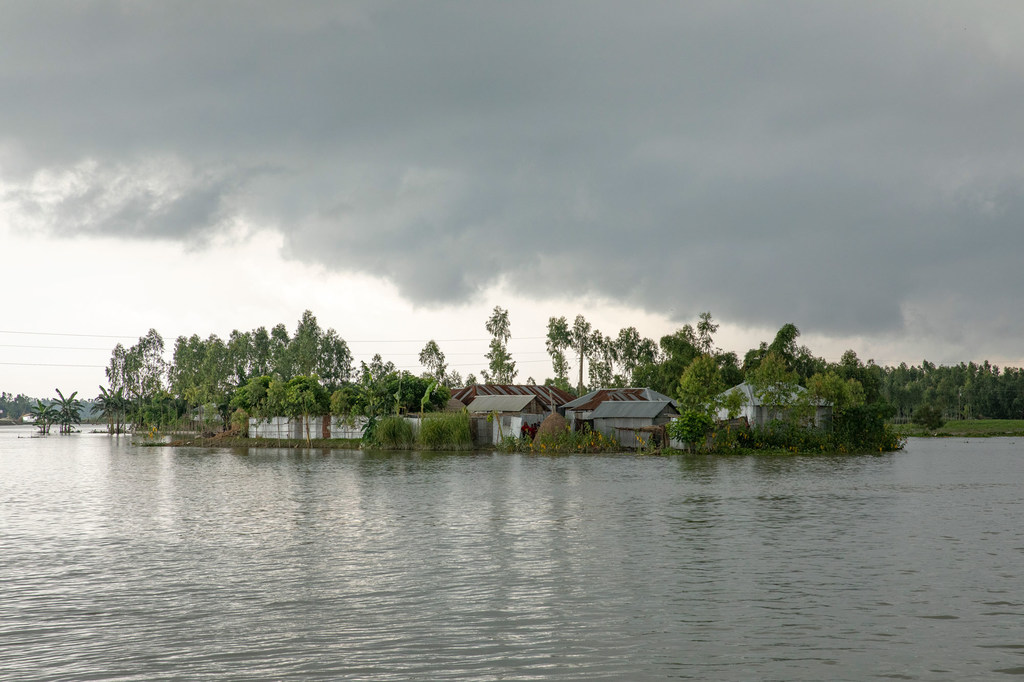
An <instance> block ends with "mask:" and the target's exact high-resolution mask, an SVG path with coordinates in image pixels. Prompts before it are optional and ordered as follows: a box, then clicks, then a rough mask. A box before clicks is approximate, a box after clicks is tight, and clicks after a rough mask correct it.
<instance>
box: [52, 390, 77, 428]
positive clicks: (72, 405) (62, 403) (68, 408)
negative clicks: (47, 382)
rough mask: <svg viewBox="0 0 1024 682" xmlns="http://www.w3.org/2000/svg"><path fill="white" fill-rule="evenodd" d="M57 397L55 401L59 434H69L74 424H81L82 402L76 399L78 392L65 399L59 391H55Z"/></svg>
mask: <svg viewBox="0 0 1024 682" xmlns="http://www.w3.org/2000/svg"><path fill="white" fill-rule="evenodd" d="M55 390H56V391H57V395H58V396H59V397H58V398H57V401H56V407H57V412H58V417H57V421H58V422H59V423H60V432H61V433H71V429H72V427H73V426H74V425H75V424H81V423H82V401H81V400H79V399H78V398H76V397H75V396H77V395H78V391H75V392H74V393H72V394H71V395H70V396H69V397H67V398H65V397H64V394H63V393H61V392H60V389H59V388H58V389H55Z"/></svg>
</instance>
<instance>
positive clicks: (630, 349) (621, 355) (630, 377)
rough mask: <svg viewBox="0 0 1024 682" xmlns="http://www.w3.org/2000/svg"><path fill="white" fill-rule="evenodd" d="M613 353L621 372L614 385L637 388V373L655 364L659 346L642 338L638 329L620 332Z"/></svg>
mask: <svg viewBox="0 0 1024 682" xmlns="http://www.w3.org/2000/svg"><path fill="white" fill-rule="evenodd" d="M612 352H613V355H614V357H615V362H616V364H617V365H618V367H619V369H620V370H621V371H620V372H618V373H616V376H615V378H614V379H613V383H615V384H617V385H620V386H636V385H637V382H636V378H635V373H636V370H637V368H638V367H640V366H642V365H647V364H653V363H654V362H655V360H656V358H657V355H658V345H657V344H656V343H654V341H653V340H651V339H648V338H644V337H642V336H640V332H638V331H637V329H636V327H626V328H624V329H620V330H619V335H618V336H617V337H616V338H615V341H614V342H613V343H612Z"/></svg>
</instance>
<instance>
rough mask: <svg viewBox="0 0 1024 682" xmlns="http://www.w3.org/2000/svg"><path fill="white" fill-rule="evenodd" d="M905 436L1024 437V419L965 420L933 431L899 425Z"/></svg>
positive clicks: (921, 427)
mask: <svg viewBox="0 0 1024 682" xmlns="http://www.w3.org/2000/svg"><path fill="white" fill-rule="evenodd" d="M896 428H897V429H898V430H899V431H900V432H901V433H903V435H905V436H923V437H937V438H942V437H946V436H960V437H964V436H968V437H973V438H985V437H990V436H1024V419H964V420H960V421H949V422H946V424H945V425H944V426H943V427H942V428H940V429H938V430H936V431H932V430H929V429H926V428H924V427H923V426H918V425H917V424H899V425H897V427H896Z"/></svg>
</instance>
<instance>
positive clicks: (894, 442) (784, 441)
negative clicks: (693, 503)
mask: <svg viewBox="0 0 1024 682" xmlns="http://www.w3.org/2000/svg"><path fill="white" fill-rule="evenodd" d="M890 414H891V408H889V406H888V405H886V404H885V403H875V404H872V405H860V406H856V407H850V408H848V409H847V410H846V411H844V412H843V413H841V414H840V415H837V416H835V417H834V418H833V421H832V429H831V430H830V431H826V430H824V429H817V428H807V427H806V426H805V425H802V424H800V423H798V422H797V421H796V420H792V419H787V420H775V421H772V422H769V423H768V424H765V425H763V426H757V427H754V428H734V427H732V426H729V425H723V426H721V427H720V428H718V429H717V430H716V431H715V433H714V437H713V439H712V451H714V452H723V453H727V452H736V451H746V450H770V451H786V452H791V453H794V454H798V453H802V454H820V453H847V452H892V451H895V450H899V449H900V448H902V447H903V445H904V439H903V438H902V437H901V436H900V435H899V434H898V433H896V432H895V431H894V430H893V428H892V427H891V426H890V425H889V424H887V423H886V419H887V418H888V416H889V415H890Z"/></svg>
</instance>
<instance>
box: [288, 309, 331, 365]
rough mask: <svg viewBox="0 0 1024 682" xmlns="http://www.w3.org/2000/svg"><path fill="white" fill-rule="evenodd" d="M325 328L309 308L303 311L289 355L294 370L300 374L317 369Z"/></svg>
mask: <svg viewBox="0 0 1024 682" xmlns="http://www.w3.org/2000/svg"><path fill="white" fill-rule="evenodd" d="M322 338H323V330H321V329H320V325H319V324H318V323H317V321H316V316H315V315H314V314H313V313H312V312H311V311H309V310H306V311H305V312H303V313H302V319H300V320H299V324H298V326H297V327H296V328H295V336H293V337H292V339H291V341H290V343H289V347H288V355H289V358H290V359H291V363H292V371H294V372H295V374H299V375H309V374H312V373H313V371H314V370H315V369H316V365H317V355H318V353H319V352H320V340H321V339H322Z"/></svg>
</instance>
